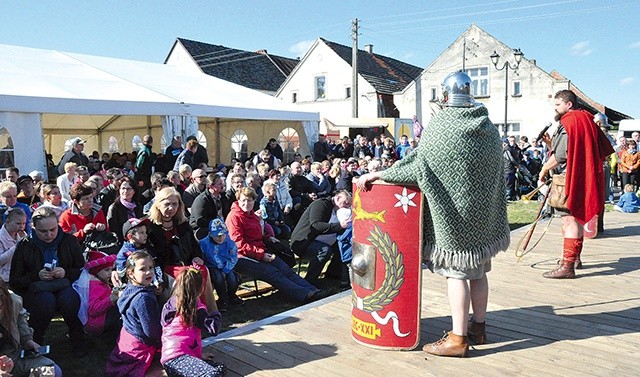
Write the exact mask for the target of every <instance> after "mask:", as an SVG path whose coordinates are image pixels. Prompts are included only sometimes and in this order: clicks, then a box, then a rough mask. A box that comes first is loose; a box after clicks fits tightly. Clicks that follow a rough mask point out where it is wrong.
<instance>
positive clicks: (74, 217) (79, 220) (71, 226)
mask: <svg viewBox="0 0 640 377" xmlns="http://www.w3.org/2000/svg"><path fill="white" fill-rule="evenodd" d="M91 214H92V215H93V219H92V220H91V223H93V224H99V223H101V224H104V225H105V226H106V230H107V231H108V230H109V225H107V219H106V218H105V217H104V213H103V212H102V209H101V207H100V206H99V205H94V207H93V208H92V209H91ZM58 223H59V224H60V227H61V228H62V230H63V231H64V232H65V233H72V234H73V235H74V236H75V237H76V238H77V239H78V242H80V243H82V242H83V241H84V237H85V236H86V234H85V232H84V226H85V225H87V224H89V220H88V219H87V217H85V216H82V215H81V214H80V213H79V212H78V207H76V205H75V204H72V205H71V208H69V209H68V210H66V211H64V212H62V215H60V220H58Z"/></svg>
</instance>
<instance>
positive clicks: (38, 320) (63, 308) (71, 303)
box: [22, 287, 83, 344]
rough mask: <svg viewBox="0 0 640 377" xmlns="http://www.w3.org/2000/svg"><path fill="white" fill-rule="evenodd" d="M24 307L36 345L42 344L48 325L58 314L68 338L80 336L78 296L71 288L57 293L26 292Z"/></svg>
mask: <svg viewBox="0 0 640 377" xmlns="http://www.w3.org/2000/svg"><path fill="white" fill-rule="evenodd" d="M22 298H23V300H24V307H25V309H27V311H28V312H29V325H30V326H31V327H32V328H33V339H34V340H35V342H36V343H40V344H44V343H43V338H44V334H45V332H46V331H47V327H49V323H50V322H51V320H52V319H53V317H55V315H56V313H60V314H61V315H62V318H63V319H64V323H66V324H67V326H68V327H69V337H70V338H71V340H72V341H73V340H74V338H75V337H80V336H82V333H83V330H82V322H80V319H79V318H78V309H80V296H78V292H76V290H75V289H73V287H67V288H64V289H62V290H60V291H58V292H38V293H33V292H29V291H27V292H26V293H25V294H24V295H23V296H22Z"/></svg>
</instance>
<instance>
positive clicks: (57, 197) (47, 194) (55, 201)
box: [40, 183, 69, 218]
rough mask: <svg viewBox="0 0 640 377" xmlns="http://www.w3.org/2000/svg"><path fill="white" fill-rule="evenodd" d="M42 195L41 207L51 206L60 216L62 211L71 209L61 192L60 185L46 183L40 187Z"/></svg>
mask: <svg viewBox="0 0 640 377" xmlns="http://www.w3.org/2000/svg"><path fill="white" fill-rule="evenodd" d="M40 194H41V195H42V204H40V207H49V208H51V209H53V210H54V211H55V213H56V216H58V218H59V217H60V215H62V212H64V211H66V210H67V209H69V205H68V204H67V202H65V201H64V200H62V194H61V193H60V187H58V185H54V184H51V183H48V184H45V185H43V186H42V188H41V189H40Z"/></svg>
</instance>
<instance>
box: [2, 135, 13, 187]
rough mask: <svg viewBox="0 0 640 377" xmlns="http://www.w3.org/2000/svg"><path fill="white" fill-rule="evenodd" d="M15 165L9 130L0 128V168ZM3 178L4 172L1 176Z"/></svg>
mask: <svg viewBox="0 0 640 377" xmlns="http://www.w3.org/2000/svg"><path fill="white" fill-rule="evenodd" d="M11 166H15V157H14V154H13V140H12V139H11V134H10V133H9V130H7V129H6V128H4V127H2V128H0V170H2V171H4V169H6V168H9V167H11ZM2 177H3V178H4V173H3V176H2Z"/></svg>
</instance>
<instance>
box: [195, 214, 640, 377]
mask: <svg viewBox="0 0 640 377" xmlns="http://www.w3.org/2000/svg"><path fill="white" fill-rule="evenodd" d="M560 224H561V221H560V219H553V221H552V223H551V226H550V228H549V230H548V232H547V234H546V236H545V237H544V239H543V240H542V242H540V244H539V245H538V246H537V247H536V248H535V249H534V250H533V251H532V252H531V253H529V254H527V255H526V256H525V257H524V258H523V259H522V260H521V261H520V262H516V258H515V256H514V252H513V250H514V247H515V244H516V242H517V241H518V239H519V238H520V237H521V235H522V234H523V232H524V230H516V231H514V232H513V233H512V235H511V238H512V242H511V248H510V250H509V251H507V252H505V253H501V254H500V255H499V256H498V257H496V258H495V259H494V263H493V271H492V272H490V273H489V275H488V276H489V284H490V297H489V313H488V316H487V326H488V327H487V332H488V337H489V343H488V344H485V345H482V346H475V347H473V349H470V351H469V357H468V358H465V359H452V358H439V357H435V356H430V355H427V354H426V353H424V352H423V351H421V348H422V345H423V344H425V343H429V342H433V341H435V340H437V339H439V338H440V337H441V336H442V334H443V331H445V330H448V329H449V328H450V318H449V305H448V302H447V299H446V283H445V279H444V278H441V277H439V276H437V275H434V274H432V273H430V272H429V271H426V270H425V271H424V274H423V282H422V285H423V287H422V320H421V340H420V344H419V346H418V347H417V348H416V349H415V350H413V351H383V350H376V349H371V348H368V347H364V346H362V345H358V344H356V343H355V342H354V341H353V340H352V339H351V330H350V323H351V291H347V292H343V293H341V294H339V295H337V296H333V297H330V298H327V299H325V300H322V301H319V302H316V303H313V304H310V305H306V306H303V307H300V308H297V309H294V310H292V311H289V312H286V313H282V314H280V315H278V316H274V317H270V318H267V319H264V320H262V321H259V322H256V323H253V324H250V325H247V326H244V327H241V328H238V329H234V330H232V331H228V332H225V333H223V334H221V335H220V336H219V337H217V338H209V339H206V340H205V344H209V345H210V346H209V350H212V351H214V353H215V355H216V359H217V360H218V361H222V362H224V363H225V364H226V365H227V367H228V368H229V373H228V375H229V376H279V377H282V376H305V375H306V376H312V375H313V376H351V377H353V376H358V377H360V376H397V377H400V376H418V375H420V376H429V375H432V376H447V375H460V376H466V375H478V376H637V375H640V334H639V331H640V214H622V213H618V212H607V214H606V216H605V224H606V225H605V229H606V230H605V233H603V234H602V235H601V236H599V237H598V238H597V239H593V240H586V241H585V246H584V251H583V254H582V258H583V262H584V269H583V270H579V271H577V275H578V276H577V278H576V279H574V280H564V281H563V280H548V279H544V278H543V277H542V276H541V274H542V272H544V271H546V270H548V269H551V268H552V267H554V265H555V264H556V261H557V259H558V258H559V256H560V254H561V249H562V236H561V229H560ZM544 225H546V224H542V226H539V229H541V228H543V227H544ZM536 233H538V232H536ZM534 239H535V236H534Z"/></svg>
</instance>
